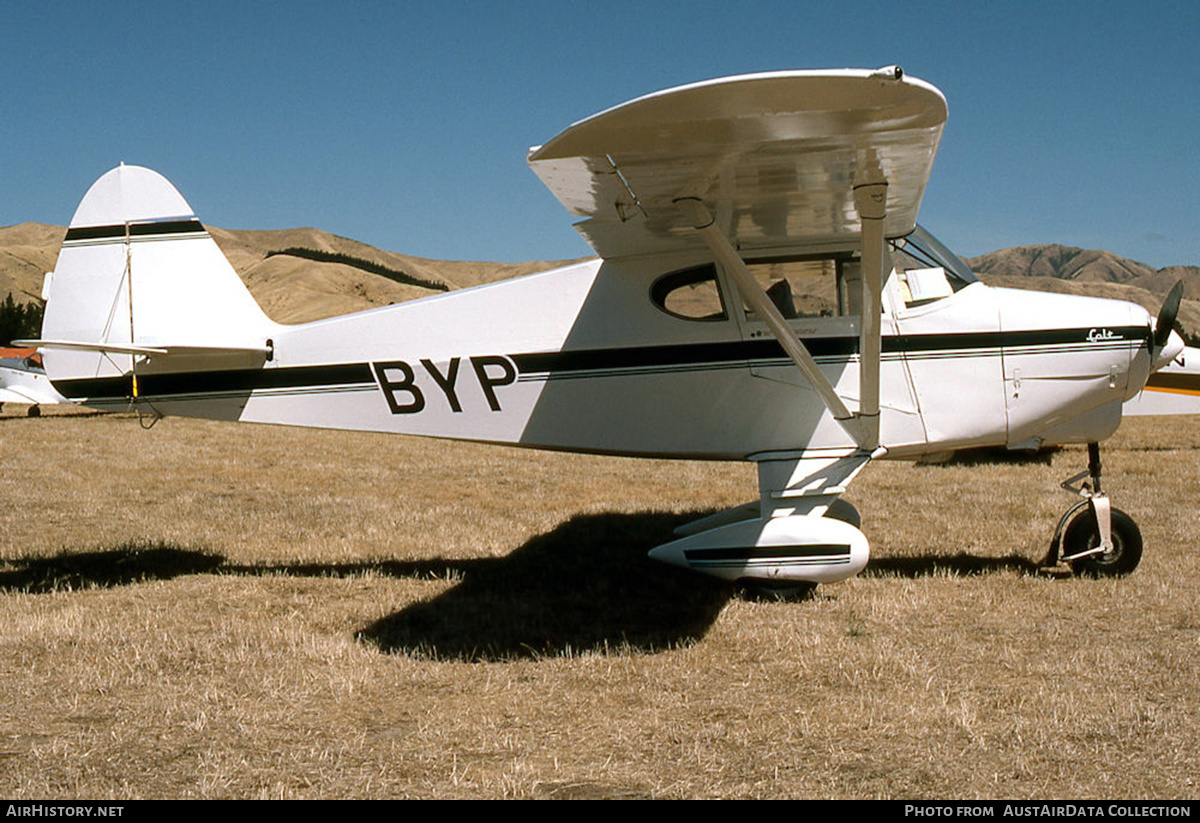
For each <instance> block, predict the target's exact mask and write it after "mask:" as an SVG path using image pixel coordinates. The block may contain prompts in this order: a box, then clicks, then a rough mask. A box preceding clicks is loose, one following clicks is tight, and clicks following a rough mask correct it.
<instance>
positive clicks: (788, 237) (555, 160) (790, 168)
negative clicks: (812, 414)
mask: <svg viewBox="0 0 1200 823" xmlns="http://www.w3.org/2000/svg"><path fill="white" fill-rule="evenodd" d="M945 122H946V100H945V98H944V97H943V96H942V94H941V92H940V91H938V90H937V89H936V88H934V87H933V86H931V85H929V84H928V83H925V82H923V81H921V80H916V79H913V78H909V77H903V76H902V73H901V72H900V71H899V70H898V69H895V68H889V69H881V70H879V71H869V70H863V69H842V70H833V71H792V72H773V73H768V74H751V75H743V76H739V77H729V78H723V79H719V80H710V81H706V82H703V83H696V84H693V85H688V86H680V87H678V88H674V89H668V90H666V91H662V92H657V93H655V94H650V95H647V96H645V97H641V98H638V99H636V100H633V101H631V102H628V103H625V104H623V105H620V106H617V107H615V108H612V109H609V110H607V111H604V112H601V113H599V114H596V115H593V116H592V117H589V118H587V119H586V120H582V121H580V122H578V123H575V124H574V125H572V126H571V127H569V128H568V129H566V130H565V131H564V132H562V133H561V134H559V135H558V136H557V137H555V138H554V139H552V140H550V141H549V142H548V143H546V144H545V145H543V146H537V147H534V148H532V149H530V151H529V157H528V159H529V164H530V166H531V167H532V168H533V170H534V171H535V172H536V173H537V175H538V176H539V177H540V178H541V179H542V181H543V182H544V183H545V184H546V185H547V186H548V187H549V188H550V190H551V191H552V192H554V195H555V196H556V197H557V198H558V199H559V200H560V201H561V202H562V204H563V205H564V206H566V208H567V210H568V211H570V212H571V213H572V214H574V215H577V216H579V217H584V218H586V219H585V220H583V221H582V222H581V223H578V224H577V225H576V228H577V229H578V230H579V232H580V233H581V234H582V235H583V236H584V238H585V239H586V240H587V241H588V243H590V244H591V246H592V248H594V249H595V250H596V251H597V252H598V253H599V254H600V255H601V256H604V257H621V256H625V255H632V254H642V253H647V252H656V251H670V250H674V249H680V248H689V247H692V246H697V245H700V243H701V241H700V240H699V238H698V237H696V235H695V232H693V231H692V230H691V227H690V226H689V225H688V223H687V222H686V221H685V220H684V219H683V217H682V215H681V214H680V212H679V210H678V209H677V208H676V207H675V205H674V200H676V199H677V198H679V197H684V196H687V197H698V198H701V199H702V200H704V201H705V202H706V203H707V204H708V205H709V207H710V210H711V211H712V212H713V213H714V214H715V215H716V216H717V219H718V220H719V221H720V222H721V227H722V229H723V231H724V232H725V233H726V234H727V236H729V237H730V239H731V240H733V241H734V242H735V243H737V244H738V245H739V246H740V247H741V248H743V249H752V248H772V247H785V246H803V245H824V244H844V243H845V241H846V239H847V237H848V236H849V235H855V234H857V233H858V232H859V217H858V212H857V211H856V209H855V206H854V196H853V187H854V185H855V184H856V181H860V180H865V179H867V178H868V177H871V176H875V177H877V176H878V173H877V172H879V171H881V172H882V175H883V177H884V178H886V180H887V182H888V184H889V188H888V203H887V214H888V217H887V224H886V228H885V232H886V234H887V236H889V237H896V236H900V235H904V234H907V233H908V232H910V231H912V229H913V226H914V225H915V224H916V219H917V210H918V208H919V207H920V203H921V198H922V197H923V195H924V193H925V185H926V183H927V182H928V179H929V173H930V169H931V168H932V165H933V159H934V155H935V154H936V153H937V146H938V142H939V140H940V139H941V134H942V129H943V127H944V125H945Z"/></svg>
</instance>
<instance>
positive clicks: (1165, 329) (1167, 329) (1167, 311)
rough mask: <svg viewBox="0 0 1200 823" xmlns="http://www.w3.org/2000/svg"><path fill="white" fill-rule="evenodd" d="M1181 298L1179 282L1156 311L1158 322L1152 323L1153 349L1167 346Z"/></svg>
mask: <svg viewBox="0 0 1200 823" xmlns="http://www.w3.org/2000/svg"><path fill="white" fill-rule="evenodd" d="M1182 298H1183V281H1182V280H1180V281H1179V282H1178V283H1176V284H1175V288H1173V289H1171V293H1170V294H1168V295H1167V299H1166V300H1164V301H1163V304H1162V308H1161V309H1159V310H1158V320H1156V321H1155V323H1154V348H1156V349H1161V348H1162V347H1163V346H1165V345H1167V339H1168V338H1169V337H1170V336H1171V329H1172V328H1174V326H1175V317H1176V315H1178V314H1179V301H1180V300H1181V299H1182Z"/></svg>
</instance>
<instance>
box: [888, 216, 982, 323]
mask: <svg viewBox="0 0 1200 823" xmlns="http://www.w3.org/2000/svg"><path fill="white" fill-rule="evenodd" d="M891 246H892V267H893V268H894V269H895V270H896V276H897V277H898V278H899V285H900V292H901V294H902V295H903V297H904V304H905V305H906V306H908V307H910V308H911V307H913V306H922V305H924V304H926V303H932V302H933V301H935V300H940V299H942V298H943V297H949V296H950V295H952V294H954V292H956V291H958V290H959V289H962V288H964V287H966V286H968V285H970V284H971V283H975V282H977V280H978V278H976V277H975V275H974V273H973V272H972V271H971V269H970V267H968V266H967V264H966V263H964V262H963V261H962V259H961V258H959V257H958V255H956V254H955V253H954V252H952V251H950V249H948V248H946V247H945V246H944V245H942V243H941V242H940V241H939V240H938V239H937V238H936V237H934V236H933V235H932V234H930V233H929V232H927V231H925V229H923V228H921V227H920V226H917V227H916V229H915V230H914V231H913V232H912V234H910V235H908V236H907V237H902V238H900V239H898V240H893V241H891Z"/></svg>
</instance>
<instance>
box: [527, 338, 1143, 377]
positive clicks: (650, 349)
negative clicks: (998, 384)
mask: <svg viewBox="0 0 1200 823" xmlns="http://www.w3.org/2000/svg"><path fill="white" fill-rule="evenodd" d="M1104 331H1105V333H1106V334H1107V335H1109V336H1107V337H1104V338H1102V339H1089V335H1090V336H1093V337H1094V335H1095V333H1096V329H1094V328H1088V329H1048V330H1044V331H1012V332H1004V331H995V332H962V333H952V332H948V333H939V334H901V335H894V336H887V337H884V338H883V340H882V349H883V353H884V354H905V355H925V354H941V355H946V356H954V355H949V354H948V353H950V352H959V353H969V352H971V351H976V352H978V351H981V350H986V349H994V350H996V351H997V352H999V350H1000V349H1001V348H1003V349H1020V348H1028V347H1033V346H1038V347H1044V346H1065V345H1070V346H1072V347H1073V348H1082V349H1084V350H1086V349H1088V348H1092V347H1099V346H1107V347H1111V346H1114V345H1115V346H1119V347H1121V348H1128V346H1129V345H1130V343H1137V344H1141V343H1143V342H1146V341H1148V340H1149V329H1148V327H1146V326H1121V327H1118V328H1114V329H1105V330H1104ZM801 342H803V343H804V346H805V348H807V349H808V353H809V354H811V355H812V356H813V357H814V358H821V357H843V358H847V357H850V356H852V355H856V354H858V353H859V345H858V338H857V337H850V336H847V337H806V338H801ZM509 357H510V358H511V359H512V361H513V363H515V364H516V366H517V370H518V371H519V372H520V374H521V376H522V377H525V376H527V375H531V374H549V375H552V376H553V375H563V374H569V373H572V372H588V371H600V370H612V369H639V370H644V369H648V368H651V369H652V368H661V369H673V368H678V367H681V366H690V365H700V364H726V363H735V362H745V363H747V364H749V365H761V364H763V361H774V360H786V361H788V362H790V360H789V358H788V355H787V353H786V352H785V351H784V350H783V346H781V345H780V344H779V341H777V340H744V341H743V340H739V341H733V342H728V343H693V344H690V345H682V346H637V347H629V348H615V349H589V350H583V351H561V352H538V353H533V354H513V355H509Z"/></svg>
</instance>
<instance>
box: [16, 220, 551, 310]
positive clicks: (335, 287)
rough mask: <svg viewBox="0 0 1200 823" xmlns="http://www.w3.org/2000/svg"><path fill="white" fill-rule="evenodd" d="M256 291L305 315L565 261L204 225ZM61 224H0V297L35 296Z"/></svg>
mask: <svg viewBox="0 0 1200 823" xmlns="http://www.w3.org/2000/svg"><path fill="white" fill-rule="evenodd" d="M209 232H210V233H211V234H212V236H213V239H214V240H216V242H217V245H218V246H220V247H221V250H222V251H223V252H224V253H225V256H226V257H228V258H229V262H230V263H231V264H232V265H233V268H234V269H235V270H236V271H237V273H238V274H239V275H240V276H241V278H242V280H243V281H244V282H245V283H246V286H247V287H248V288H249V289H250V292H251V293H252V294H253V295H254V298H255V299H256V300H258V302H259V303H260V304H261V305H262V307H263V309H264V310H265V311H266V312H267V314H268V315H270V316H271V317H272V318H273V319H275V320H278V321H280V322H283V323H302V322H305V321H308V320H316V319H319V318H322V317H331V316H333V315H338V314H346V313H349V312H354V311H362V310H363V309H370V308H375V307H377V306H386V305H388V304H390V303H399V302H402V301H405V300H412V299H415V298H417V297H424V296H427V295H430V294H436V293H438V292H439V291H447V290H450V289H457V288H466V287H468V286H475V285H479V284H481V283H490V282H494V281H496V280H503V279H505V278H508V277H516V276H518V275H522V274H530V273H532V272H537V271H545V270H546V269H550V268H554V267H555V266H558V265H562V264H563V263H565V262H569V261H540V260H539V261H532V262H528V263H486V262H471V261H456V260H429V259H426V258H422V257H413V256H411V255H407V254H398V253H396V252H390V251H384V250H382V249H377V248H375V247H373V246H368V245H367V244H365V243H360V242H358V241H356V240H351V239H349V238H346V237H339V236H338V235H335V234H330V233H328V232H324V231H320V230H319V229H311V228H306V229H285V230H276V231H249V230H227V229H218V228H213V227H209ZM65 233H66V229H64V228H62V227H61V226H47V225H44V224H41V223H22V224H20V225H18V226H8V227H0V298H2V297H3V296H6V295H7V294H8V293H10V292H11V293H12V294H13V299H14V300H17V301H18V302H27V301H29V300H38V299H39V298H40V296H41V290H42V276H43V274H44V273H45V272H47V271H50V270H51V269H53V268H54V262H55V259H56V258H57V256H58V248H59V246H60V245H61V243H62V238H63V235H64V234H65Z"/></svg>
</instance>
